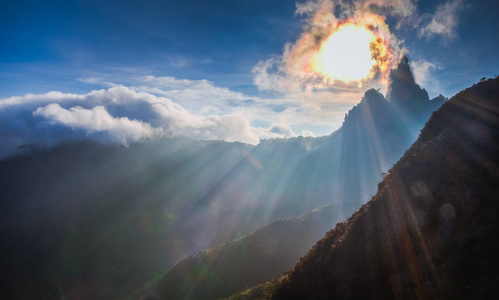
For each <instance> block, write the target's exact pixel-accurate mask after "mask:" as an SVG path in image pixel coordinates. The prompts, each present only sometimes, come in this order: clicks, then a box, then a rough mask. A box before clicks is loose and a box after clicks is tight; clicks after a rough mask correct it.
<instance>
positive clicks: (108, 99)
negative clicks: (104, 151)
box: [0, 81, 294, 157]
mask: <svg viewBox="0 0 499 300" xmlns="http://www.w3.org/2000/svg"><path fill="white" fill-rule="evenodd" d="M173 82H174V83H175V84H183V83H181V82H180V83H179V82H175V81H173ZM250 121H251V119H250V118H249V117H248V116H247V115H244V114H241V113H238V112H237V111H234V112H231V113H227V114H224V115H222V116H217V115H208V116H203V115H200V114H193V113H191V112H189V111H188V110H186V109H185V108H184V107H183V106H181V105H180V104H178V103H176V102H174V101H172V100H171V99H168V98H166V97H161V96H156V95H153V94H151V93H146V92H138V91H135V90H133V89H131V88H128V87H124V86H116V87H112V88H109V89H102V90H97V91H92V92H90V93H88V94H82V95H77V94H66V93H61V92H49V93H46V94H41V95H34V94H28V95H26V96H19V97H11V98H7V99H0V145H2V149H1V150H0V157H2V156H5V155H9V154H12V153H15V152H16V149H17V147H19V146H22V145H26V144H40V145H53V144H55V143H59V142H61V141H67V140H74V139H86V138H91V139H97V140H101V141H108V142H115V143H124V144H127V143H130V142H135V141H139V140H142V139H147V138H153V137H158V136H163V135H167V136H186V137H190V138H193V139H219V140H226V141H241V142H245V143H250V144H257V143H258V142H259V141H260V139H268V138H284V137H290V136H294V133H293V131H292V130H291V128H290V127H289V126H286V125H283V124H279V125H272V126H269V127H268V128H264V127H254V126H251V125H250Z"/></svg>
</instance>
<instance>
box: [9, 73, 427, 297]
mask: <svg viewBox="0 0 499 300" xmlns="http://www.w3.org/2000/svg"><path fill="white" fill-rule="evenodd" d="M409 72H410V69H409ZM411 76H412V75H411ZM397 84H398V83H397V81H396V80H394V82H393V84H392V85H393V86H396V85H397ZM407 87H408V88H413V89H415V88H417V89H419V86H417V85H416V84H415V83H414V84H413V85H408V86H407ZM395 98H396V97H391V101H393V100H394V99H395ZM425 101H426V102H432V101H430V100H424V101H422V103H423V102H424V103H426V102H425ZM425 113H427V111H425ZM415 114H417V112H415ZM423 117H424V116H418V118H423ZM414 130H416V129H413V128H412V127H410V126H406V125H405V122H404V119H403V118H401V117H400V116H398V114H397V112H396V110H395V109H393V108H392V105H391V104H390V102H389V101H387V100H386V99H385V98H384V97H383V95H381V94H380V93H379V92H378V91H375V90H370V91H368V92H367V93H366V94H365V95H364V97H363V99H362V101H361V102H360V103H359V104H358V105H357V106H356V107H354V108H353V109H352V110H351V111H350V112H349V113H348V114H347V116H346V118H345V122H344V124H343V126H342V128H340V129H339V130H337V131H335V132H334V133H332V134H331V135H330V136H326V137H319V138H311V137H296V138H290V139H274V140H264V141H261V142H260V144H259V145H257V146H250V145H244V144H241V143H225V142H222V141H218V142H215V141H193V140H189V139H183V138H178V139H167V138H165V139H161V140H153V141H144V142H141V143H133V144H131V145H130V146H129V147H124V146H116V145H104V144H100V143H97V142H72V143H67V144H64V145H59V146H56V147H53V148H49V149H44V148H39V147H38V146H36V145H27V146H26V147H24V149H23V154H20V155H18V156H15V157H11V158H9V159H6V160H3V161H0V191H1V195H2V196H1V198H0V206H1V208H2V209H1V211H0V232H1V233H2V237H1V238H0V242H1V245H2V247H1V249H0V254H1V256H2V258H1V260H2V265H3V266H5V267H4V268H3V271H2V272H1V274H0V276H1V278H2V279H3V280H4V282H6V283H8V285H9V288H8V289H7V290H6V291H5V295H7V296H8V297H10V298H16V299H32V298H38V299H53V298H57V297H65V298H70V299H117V298H119V299H126V298H135V296H136V294H135V293H136V292H137V293H140V292H141V291H142V288H141V287H142V285H143V284H144V283H146V282H151V281H154V279H157V278H160V277H161V274H163V273H164V271H165V270H167V269H169V268H171V267H173V266H174V265H175V263H177V262H178V261H180V260H181V259H182V258H184V257H187V256H189V255H192V254H194V253H197V252H198V251H200V250H202V249H207V248H213V247H215V246H217V245H218V244H220V243H224V242H228V241H232V240H234V239H236V238H239V237H241V236H244V235H247V234H248V233H249V232H251V231H254V230H256V229H258V228H259V227H262V226H264V225H265V224H269V223H270V222H272V221H274V220H277V219H279V218H283V217H297V216H300V215H303V214H305V213H307V212H309V211H310V210H312V209H315V208H317V207H321V206H323V205H326V204H332V207H334V208H335V209H334V212H333V213H332V214H331V215H330V218H331V219H330V220H329V222H330V223H332V224H334V223H336V222H340V221H343V220H345V219H346V217H347V216H349V215H351V214H352V213H353V212H354V211H355V210H357V209H358V208H359V207H360V205H361V204H363V203H365V202H366V201H367V200H368V199H369V197H370V195H372V194H373V193H374V192H375V188H376V185H377V183H378V182H379V180H380V179H381V173H382V172H386V170H388V168H389V167H390V166H391V165H392V164H393V163H394V162H395V161H396V160H397V159H398V158H399V157H400V156H401V155H402V154H403V152H404V151H405V149H407V148H408V147H409V145H410V143H411V142H412V138H411V137H413V136H415V134H414V132H415V131H414ZM417 130H419V128H418V129H417ZM417 130H416V131H417ZM309 220H311V221H310V222H311V223H310V224H311V225H310V226H309V227H308V229H307V230H310V228H317V230H318V231H317V232H323V231H324V229H322V228H323V227H322V226H323V223H322V221H320V220H321V219H320V218H311V219H309ZM315 221H317V222H316V223H313V222H315ZM312 223H313V224H312ZM282 224H288V223H286V222H285V223H282ZM289 224H292V223H289ZM293 224H294V223H293ZM285 228H286V226H283V227H282V229H281V230H280V231H279V232H280V233H281V234H279V235H278V236H277V239H279V238H281V240H279V241H278V243H280V244H282V245H288V248H289V249H288V251H289V252H290V253H294V254H293V255H294V256H291V255H290V256H286V261H285V262H283V263H282V264H279V268H277V267H276V268H275V269H274V270H272V273H269V275H268V277H264V276H262V277H261V278H262V279H264V278H271V277H273V276H277V275H278V274H281V273H282V272H284V271H285V270H286V269H287V268H289V267H290V266H291V265H292V264H293V263H294V262H295V260H296V257H298V253H299V252H300V253H301V252H302V251H303V253H302V254H300V255H303V254H305V253H304V251H305V250H304V249H306V248H301V246H300V245H311V243H312V241H310V240H309V239H308V237H303V238H301V239H299V240H296V243H294V244H291V245H289V244H286V241H285V240H282V238H284V237H285V236H288V234H289V233H292V231H293V228H294V227H293V226H291V225H290V226H289V229H288V230H289V231H287V232H286V230H285ZM314 230H315V229H314ZM314 232H315V231H314ZM272 238H274V237H272ZM317 238H318V237H317ZM260 244H266V243H265V242H263V241H262V242H261V243H260ZM292 247H296V248H292ZM307 247H308V246H307ZM257 249H258V251H260V249H261V247H260V248H258V247H257ZM265 253H266V255H267V256H265V259H269V260H270V261H271V260H275V261H276V262H277V261H278V256H279V253H280V252H275V251H274V252H262V253H261V254H258V255H264V254H265ZM276 253H277V254H276ZM258 255H256V256H254V257H262V256H258ZM224 263H225V262H223V263H221V264H224ZM172 270H173V269H172ZM251 272H253V273H251V274H257V273H258V272H260V271H259V270H258V269H254V270H251ZM220 274H222V273H220ZM237 278H242V277H237V276H235V275H234V279H235V281H237V282H238V283H237V284H239V283H240V282H243V281H244V280H242V279H241V280H239V279H237ZM248 278H254V276H250V277H248ZM236 279H237V280H236ZM265 280H267V279H265ZM26 282H29V283H30V284H29V285H26ZM250 283H251V284H253V282H250ZM235 286H238V285H236V283H234V287H235ZM231 288H232V287H231ZM238 288H239V286H238ZM231 292H232V290H231ZM227 295H228V294H227Z"/></svg>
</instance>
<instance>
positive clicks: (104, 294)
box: [0, 139, 252, 299]
mask: <svg viewBox="0 0 499 300" xmlns="http://www.w3.org/2000/svg"><path fill="white" fill-rule="evenodd" d="M251 149H252V146H249V145H244V144H240V143H225V142H213V141H212V142H210V141H207V142H199V141H193V140H189V139H163V140H158V141H150V142H145V143H136V144H132V145H130V146H129V147H123V146H115V145H104V144H100V143H96V142H80V143H70V144H64V145H59V146H57V147H55V148H51V149H31V150H28V152H27V153H26V154H24V155H20V156H17V157H12V158H10V159H7V160H4V161H1V162H0V190H1V197H0V199H1V201H0V205H1V209H0V233H1V234H0V243H1V247H0V254H1V255H0V260H1V263H2V264H1V265H2V271H1V272H0V276H1V279H2V282H4V286H5V289H4V290H3V294H4V295H5V296H6V297H7V298H10V299H56V298H64V297H65V298H67V299H125V298H127V297H130V296H131V295H132V293H133V292H134V291H135V290H137V289H139V288H140V286H141V285H142V283H143V282H146V281H148V280H150V279H151V277H154V276H157V275H158V274H159V275H160V274H162V273H163V272H164V270H165V269H168V268H169V267H171V266H172V265H173V264H174V263H175V262H177V261H178V260H180V259H181V258H183V257H185V256H187V255H189V254H191V253H192V252H194V251H198V250H199V249H202V248H205V247H210V246H214V245H216V244H218V243H221V242H222V241H225V240H226V236H227V235H229V236H232V234H233V233H232V231H231V227H227V230H225V231H224V230H223V228H224V227H222V226H218V224H217V223H216V221H215V220H217V217H218V216H219V213H220V214H221V212H219V209H217V208H210V205H209V204H208V203H202V202H199V196H198V195H202V194H204V193H205V191H207V190H210V189H211V188H212V187H213V186H215V185H216V184H217V183H218V181H219V180H221V179H222V178H223V177H224V176H225V174H227V173H228V172H230V170H231V169H232V168H233V167H234V166H235V165H237V163H239V161H240V160H242V159H244V157H245V155H247V154H248V152H249V151H250V150H251ZM193 249H194V250H193ZM132 298H136V297H132Z"/></svg>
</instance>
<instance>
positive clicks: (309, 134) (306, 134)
mask: <svg viewBox="0 0 499 300" xmlns="http://www.w3.org/2000/svg"><path fill="white" fill-rule="evenodd" d="M301 136H303V137H316V135H315V133H313V132H312V131H310V130H302V131H301Z"/></svg>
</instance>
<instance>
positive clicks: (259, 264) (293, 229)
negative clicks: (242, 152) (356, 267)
mask: <svg viewBox="0 0 499 300" xmlns="http://www.w3.org/2000/svg"><path fill="white" fill-rule="evenodd" d="M338 211H339V209H338V208H337V207H334V206H332V205H328V206H324V207H321V208H318V209H316V210H314V211H312V212H309V213H307V214H306V215H303V216H301V217H299V218H288V219H281V220H277V221H274V222H272V223H270V224H269V225H267V226H264V227H262V228H259V229H258V230H255V231H254V232H252V233H251V234H249V235H246V236H244V237H241V238H239V239H237V240H234V241H233V242H231V243H226V244H223V245H220V246H218V247H216V248H213V249H207V250H203V251H200V252H199V253H197V254H195V255H192V256H189V257H187V258H185V259H183V260H182V261H180V262H179V263H178V264H177V265H175V266H174V267H173V268H171V269H170V270H168V271H167V272H166V273H165V274H164V275H163V277H162V278H161V280H160V281H159V282H158V283H157V284H156V285H157V287H156V288H155V292H153V293H151V295H152V294H154V295H155V297H156V298H159V299H207V300H208V299H219V298H221V297H227V296H229V295H231V294H232V293H234V292H236V291H239V290H241V289H244V288H246V287H248V286H251V285H254V284H257V283H260V282H265V281H270V280H274V279H276V278H277V277H278V276H279V275H281V274H282V273H283V272H284V271H285V270H289V269H290V268H291V267H293V265H294V263H295V262H296V261H297V260H299V258H300V257H301V256H303V255H304V254H305V253H306V252H307V250H308V249H310V247H311V246H312V245H313V244H314V243H315V241H317V239H319V238H320V237H322V236H324V234H325V233H326V232H327V231H328V229H329V228H331V226H332V225H333V221H332V220H335V219H339V216H337V214H338ZM296 235H299V236H300V237H301V238H300V239H294V238H293V237H294V236H296Z"/></svg>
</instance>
